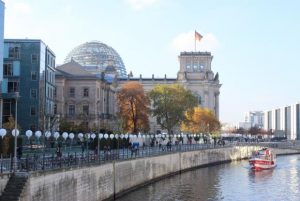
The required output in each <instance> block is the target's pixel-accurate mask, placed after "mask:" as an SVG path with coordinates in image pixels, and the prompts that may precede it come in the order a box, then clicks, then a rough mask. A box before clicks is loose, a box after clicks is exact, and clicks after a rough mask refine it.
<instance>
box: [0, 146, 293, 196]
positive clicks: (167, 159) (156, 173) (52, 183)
mask: <svg viewBox="0 0 300 201" xmlns="http://www.w3.org/2000/svg"><path fill="white" fill-rule="evenodd" d="M260 148H261V147H257V146H252V147H251V146H246V147H229V148H220V149H207V150H197V151H190V152H177V153H172V154H166V155H160V156H154V157H147V158H137V159H132V160H126V161H118V162H114V163H109V164H104V165H100V166H91V167H85V168H78V169H68V170H60V171H52V172H45V173H33V174H31V175H30V176H29V179H28V183H27V186H26V190H25V192H23V194H22V195H23V197H22V198H21V199H20V200H21V201H82V200H84V201H100V200H106V199H112V198H113V197H114V196H118V195H121V194H122V193H124V192H126V191H128V190H130V189H133V188H136V187H138V186H141V185H143V184H145V183H148V182H150V181H153V180H156V179H158V178H161V177H163V176H168V175H171V174H175V173H177V172H179V171H183V170H187V169H191V168H195V167H199V166H203V165H209V164H214V163H219V162H227V161H231V160H239V159H243V158H246V157H249V156H250V154H251V153H252V152H253V151H256V150H258V149H260ZM275 151H276V153H284V154H287V153H289V152H291V151H293V150H275ZM298 153H299V150H298ZM0 185H1V184H0Z"/></svg>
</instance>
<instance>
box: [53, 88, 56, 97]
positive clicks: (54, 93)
mask: <svg viewBox="0 0 300 201" xmlns="http://www.w3.org/2000/svg"><path fill="white" fill-rule="evenodd" d="M53 95H54V98H56V88H54V92H53Z"/></svg>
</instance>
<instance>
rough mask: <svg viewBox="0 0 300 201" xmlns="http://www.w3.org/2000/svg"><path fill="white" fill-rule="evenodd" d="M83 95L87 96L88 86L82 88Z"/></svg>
mask: <svg viewBox="0 0 300 201" xmlns="http://www.w3.org/2000/svg"><path fill="white" fill-rule="evenodd" d="M83 97H89V88H83Z"/></svg>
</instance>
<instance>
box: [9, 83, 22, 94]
mask: <svg viewBox="0 0 300 201" xmlns="http://www.w3.org/2000/svg"><path fill="white" fill-rule="evenodd" d="M7 91H8V93H11V92H17V91H19V82H8V83H7Z"/></svg>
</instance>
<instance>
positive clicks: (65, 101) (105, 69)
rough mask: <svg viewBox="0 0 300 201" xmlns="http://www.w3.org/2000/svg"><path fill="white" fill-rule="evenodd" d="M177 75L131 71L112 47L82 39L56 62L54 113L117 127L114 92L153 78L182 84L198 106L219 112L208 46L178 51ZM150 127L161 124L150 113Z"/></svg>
mask: <svg viewBox="0 0 300 201" xmlns="http://www.w3.org/2000/svg"><path fill="white" fill-rule="evenodd" d="M178 58H179V69H178V73H177V77H175V78H168V76H167V75H165V77H164V78H155V77H154V74H153V75H152V77H143V76H142V75H140V76H139V77H133V76H131V75H130V74H127V71H126V67H125V65H124V63H123V60H122V58H121V57H120V55H119V54H118V53H117V51H116V50H115V49H113V48H112V47H110V46H108V45H106V44H104V43H101V42H98V41H92V42H86V43H84V44H81V45H79V46H77V47H75V48H74V49H73V50H72V51H71V52H70V53H69V54H68V55H67V57H66V59H65V63H64V64H63V65H61V66H58V67H57V68H56V70H57V73H56V81H55V82H56V86H57V88H56V94H57V96H56V99H57V105H56V113H57V114H59V115H60V117H62V118H64V119H65V120H67V121H69V122H71V123H74V124H85V125H86V126H88V127H90V128H106V129H110V130H116V129H120V128H118V127H119V126H120V125H119V124H118V123H116V122H115V116H116V112H117V103H116V92H117V91H118V90H119V89H120V88H121V87H122V85H123V84H125V83H126V82H128V81H138V82H140V83H141V84H142V85H143V86H144V89H145V91H146V92H147V91H150V90H151V89H152V88H153V87H154V86H155V85H157V84H167V85H172V84H175V83H177V84H180V85H183V86H184V87H185V88H186V89H189V90H191V91H192V93H193V94H194V95H195V96H196V97H197V98H198V103H199V105H200V106H202V107H206V108H209V109H211V110H212V111H213V112H214V113H215V115H216V117H217V118H218V117H219V94H220V87H221V84H220V82H219V75H218V73H216V74H215V73H214V72H213V71H212V68H211V63H212V59H213V56H212V55H211V53H210V52H181V53H180V55H179V56H178ZM150 128H151V132H152V133H155V132H157V131H158V130H160V127H159V125H157V124H156V120H155V119H154V118H150Z"/></svg>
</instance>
